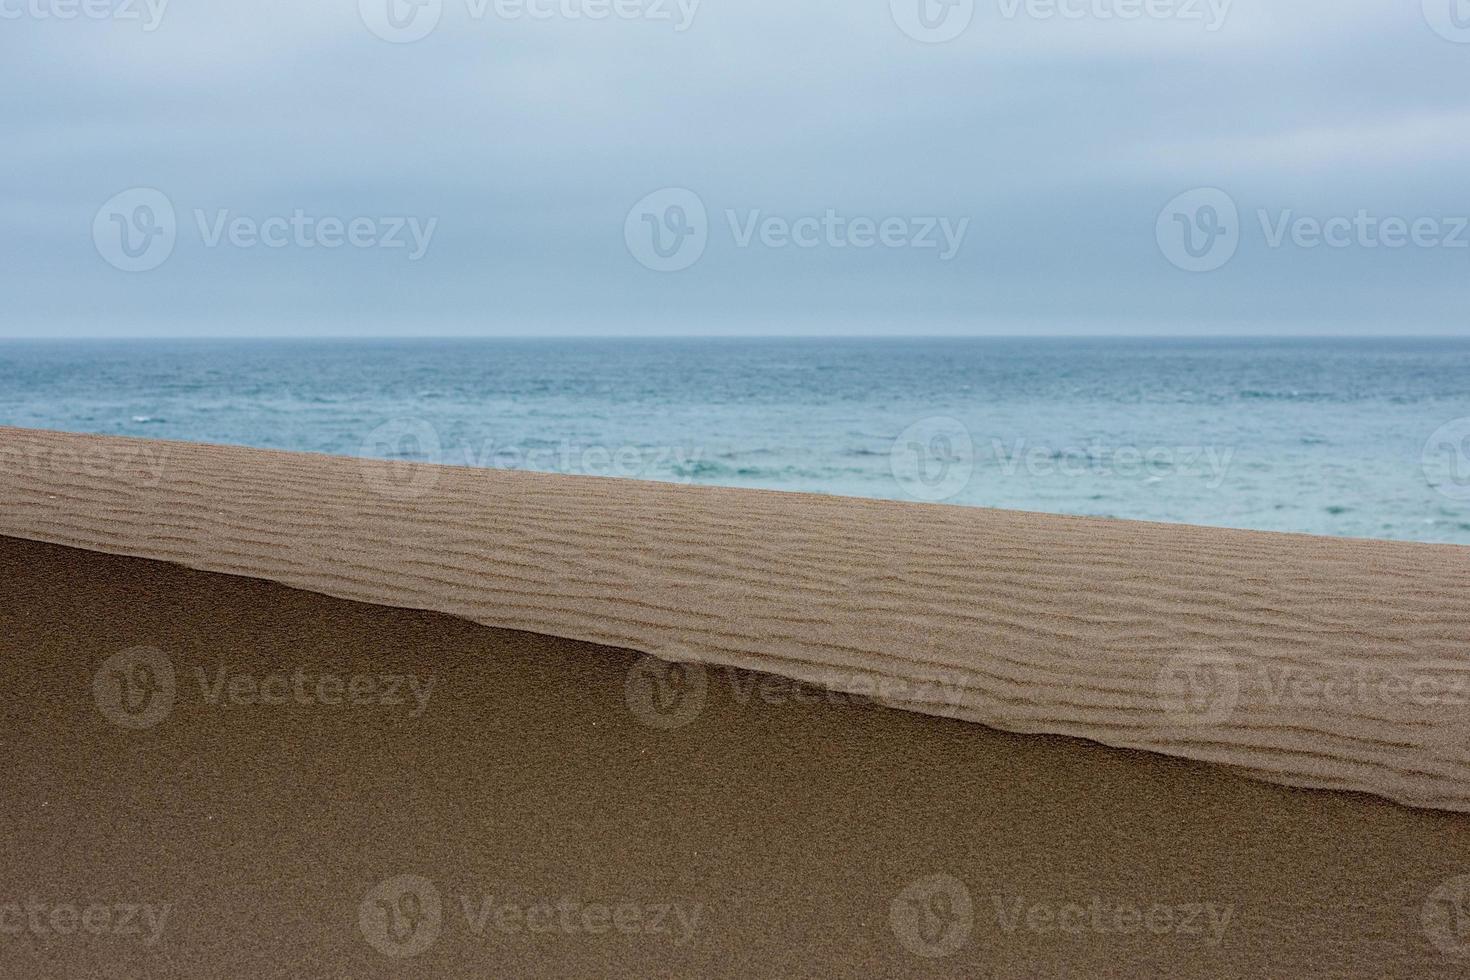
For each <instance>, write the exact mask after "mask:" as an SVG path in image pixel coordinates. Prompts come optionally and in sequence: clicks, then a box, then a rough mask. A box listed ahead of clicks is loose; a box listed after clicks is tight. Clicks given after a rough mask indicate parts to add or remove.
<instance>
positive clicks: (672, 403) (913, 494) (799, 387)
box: [0, 339, 1470, 544]
mask: <svg viewBox="0 0 1470 980" xmlns="http://www.w3.org/2000/svg"><path fill="white" fill-rule="evenodd" d="M0 423H3V424H6V425H19V426H32V427H38V428H51V429H64V430H70V431H77V432H98V433H110V434H120V435H135V436H150V437H157V438H165V439H184V440H194V441H207V442H225V443H240V444H244V445H251V446H264V447H274V448H281V449H292V450H308V451H316V452H328V453H343V454H349V455H371V456H383V457H402V458H417V459H434V460H436V461H440V462H447V463H451V464H456V465H479V466H514V467H521V468H529V469H538V470H552V471H561V472H581V473H594V474H601V475H609V476H626V477H640V478H644V479H655V480H677V481H683V482H696V483H710V484H722V485H730V486H746V487H767V488H773V489H782V490H797V491H812V492H822V493H838V494H850V495H859V496H871V497H888V498H894V499H916V500H926V501H944V502H948V503H955V504H966V505H975V506H988V507H1006V508H1020V509H1026V510H1040V511H1050V512H1056V513H1068V514H1090V515H1107V516H1115V517H1125V518H1138V519H1149V520H1161V521H1180V522H1188V523H1195V524H1214V525H1224V526H1231V527H1249V528H1260V529H1265V530H1285V531H1305V532H1310V533H1315V534H1336V535H1352V536H1358V537H1377V538H1398V539H1409V540H1420V541H1441V542H1456V543H1464V544H1470V340H1360V339H1355V340H1316V339H1314V340H1259V339H1251V340H1246V339H1210V340H1158V339H1126V340H1117V339H1108V340H1099V339H1089V340H1074V339H1036V340H1021V339H921V340H915V339H882V340H858V339H841V340H831V339H800V340H797V339H789V340H769V339H741V340H736V339H700V340H695V339H689V340H654V339H637V340H607V339H600V340H561V339H557V340H551V339H547V340H473V341H458V340H413V341H410V340H397V341H387V340H383V341H306V340H302V341H125V342H124V341H89V342H76V341H67V342H64V343H63V342H55V343H51V342H40V341H24V342H5V343H0Z"/></svg>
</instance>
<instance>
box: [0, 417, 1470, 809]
mask: <svg viewBox="0 0 1470 980" xmlns="http://www.w3.org/2000/svg"><path fill="white" fill-rule="evenodd" d="M0 495H3V499H4V500H5V502H6V503H5V507H4V508H3V510H0V533H6V534H9V535H12V536H16V537H22V538H28V539H34V540H44V541H50V542H54V543H59V544H66V545H73V546H79V547H85V548H92V549H97V550H101V551H106V552H114V553H121V554H128V555H136V556H141V557H147V558H155V559H164V560H169V561H174V562H179V563H181V564H184V565H188V566H190V567H194V568H200V569H205V570H210V571H221V572H231V573H238V574H242V575H250V576H255V577H259V578H264V579H269V580H272V581H277V582H282V583H285V584H288V585H292V586H295V587H299V588H303V589H310V590H314V591H317V592H321V593H325V594H328V595H334V596H339V597H345V598H351V599H357V600H363V601H369V602H376V603H385V604H390V605H397V606H404V607H411V608H421V609H431V610H435V611H440V612H446V613H452V614H454V615H457V616H462V617H465V618H468V619H472V620H474V621H476V622H479V623H482V624H486V625H490V626H497V627H508V628H514V629H520V630H526V631H531V632H536V633H541V634H547V635H553V636H560V637H567V638H573V639H580V640H587V641H591V642H596V643H601V644H607V645H614V646H620V647H626V648H629V649H633V650H638V651H642V652H648V653H653V654H656V655H658V656H660V657H663V658H665V659H668V660H673V661H681V662H700V663H707V664H717V665H732V666H739V667H746V668H752V669H759V670H764V671H769V672H772V673H778V674H782V675H785V676H788V677H793V678H797V679H800V680H803V681H806V682H810V683H814V684H819V685H822V686H824V687H828V688H833V689H838V690H850V691H859V692H863V693H869V692H877V693H878V694H879V695H880V696H881V697H882V698H883V699H884V700H885V701H887V702H888V703H892V704H898V705H901V706H903V707H906V708H911V709H914V710H917V711H921V712H927V713H931V714H939V715H952V716H955V717H960V718H964V719H967V720H972V721H979V722H984V723H986V724H988V725H991V726H994V727H998V728H1002V729H1006V730H1010V731H1017V732H1049V733H1058V734H1066V735H1073V736H1079V737H1085V738H1089V739H1093V740H1095V741H1098V742H1101V743H1104V744H1108V745H1114V746H1124V747H1131V748H1142V749H1148V750H1152V751H1156V752H1162V753H1167V754H1170V755H1175V756H1181V757H1187V758H1192V759H1203V760H1210V761H1214V762H1219V763H1225V764H1228V765H1231V766H1235V767H1238V768H1240V769H1242V770H1244V771H1247V772H1249V773H1251V774H1253V775H1256V776H1259V777H1262V778H1265V779H1268V780H1273V781H1277V782H1281V783H1286V784H1290V785H1300V786H1313V787H1326V788H1338V789H1348V790H1361V791H1367V792H1372V793H1376V794H1380V795H1382V796H1386V797H1389V798H1392V799H1394V800H1398V801H1400V802H1403V803H1408V804H1413V805H1421V806H1427V807H1439V808H1446V809H1455V810H1470V707H1467V705H1470V686H1467V679H1470V549H1464V548H1458V547H1453V546H1434V545H1422V544H1399V543H1391V542H1373V541H1350V540H1340V539H1330V538H1314V537H1307V536H1300V535H1282V534H1264V533H1255V532H1243V531H1226V530H1219V529H1208V528H1195V527H1185V526H1173V525H1158V524H1145V523H1134V522H1123V521H1105V520H1088V519H1079V518H1067V517H1056V516H1048V515H1038V514H1026V513H1014V512H1003V511H988V510H979V509H972V508H958V507H944V506H932V505H910V504H900V503H892V502H883V501H866V500H855V499H846V498H837V497H824V496H817V495H802V494H786V493H771V492H758V491H747V490H729V489H719V488H707V487H681V486H675V485H668V484H655V483H641V482H633V481H621V480H605V479H593V478H577V477H564V476H548V475H540V474H531V473H516V472H506V471H495V470H472V469H464V468H444V467H430V466H415V465H408V464H390V463H382V462H375V461H360V460H354V459H346V458H338V457H328V456H312V455H304V454H290V453H279V452H266V451H260V450H251V449H242V448H232V447H215V446H198V445H189V444H183V443H162V442H152V441H142V440H130V439H113V438H102V437H95V436H78V435H69V434H61V433H46V432H36V431H26V430H16V429H6V430H0Z"/></svg>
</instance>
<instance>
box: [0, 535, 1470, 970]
mask: <svg viewBox="0 0 1470 980" xmlns="http://www.w3.org/2000/svg"><path fill="white" fill-rule="evenodd" d="M0 581H3V582H5V583H6V585H5V588H4V591H3V597H0V671H3V683H4V688H5V692H6V694H5V697H4V698H3V699H0V745H3V746H4V752H3V754H0V813H3V815H4V816H3V820H4V831H3V847H0V976H5V977H15V978H22V977H23V978H27V980H41V978H52V977H55V978H61V977H66V978H73V980H74V978H90V977H97V978H103V977H106V978H132V977H139V978H141V977H155V978H156V977H187V978H191V980H199V978H216V977H218V978H235V977H261V978H270V977H313V978H316V977H332V978H370V977H394V976H454V977H472V976H473V977H487V976H547V977H570V976H578V977H593V976H628V977H634V976H637V977H648V976H759V977H792V976H815V975H832V974H836V973H842V974H846V975H865V976H930V975H933V976H966V977H1002V978H1011V977H1016V978H1021V977H1063V976H1116V977H1129V978H1132V977H1144V976H1156V977H1169V978H1190V977H1362V976H1372V977H1404V978H1429V977H1453V976H1463V975H1464V971H1465V969H1466V968H1467V963H1470V959H1467V955H1470V928H1467V920H1470V916H1466V915H1465V914H1464V912H1465V909H1466V904H1465V899H1466V894H1467V890H1466V889H1465V887H1464V879H1463V878H1462V877H1461V876H1463V875H1465V874H1466V873H1467V872H1470V817H1467V816H1465V815H1462V814H1455V813H1446V812H1435V811H1428V810H1413V809H1408V808H1404V807H1400V806H1397V805H1395V804H1392V803H1389V802H1386V801H1383V800H1380V799H1376V798H1373V797H1371V796H1366V795H1358V794H1349V793H1332V792H1317V791H1309V790H1299V789H1290V788H1286V787H1281V786H1275V785H1269V784H1266V783H1261V782H1257V781H1252V780H1246V779H1242V778H1239V777H1238V776H1236V775H1234V774H1232V773H1230V772H1228V771H1227V770H1225V769H1223V768H1221V767H1218V766H1211V765H1206V764H1202V763H1197V762H1190V761H1185V760H1181V759H1178V758H1169V757H1166V756H1161V755H1157V754H1152V753H1144V752H1137V751H1128V750H1120V749H1112V748H1106V747H1103V746H1100V745H1096V744H1092V743H1089V742H1085V741H1081V740H1076V739H1070V738H1064V737H1055V736H1023V735H1015V734H1009V733H1005V732H999V731H995V730H993V729H990V728H987V727H984V726H980V725H973V724H966V723H963V722H959V721H954V720H948V719H943V718H936V717H931V716H926V715H922V714H915V713H912V712H905V711H895V710H892V709H889V708H884V707H879V706H875V705H871V704H867V703H863V702H861V701H853V700H850V699H840V698H836V697H834V696H831V695H829V694H826V693H823V692H813V691H798V690H797V689H796V688H794V687H793V686H791V685H789V684H787V683H785V682H784V681H783V680H782V679H781V678H777V677H769V676H765V677H763V676H761V675H757V674H752V673H748V672H745V671H727V670H725V669H715V668H703V667H701V668H687V669H684V668H674V669H663V668H660V667H659V666H658V665H657V664H656V663H652V662H648V661H646V660H644V659H642V658H640V656H639V655H637V654H635V653H632V652H629V651H626V650H618V649H611V648H607V647H597V646H593V645H591V644H587V643H582V642H575V641H570V640H561V639H552V638H548V637H544V636H536V635H531V634H527V633H519V632H513V631H509V630H502V629H487V628H483V627H480V626H476V625H474V624H472V623H469V622H466V621H464V620H461V619H456V618H453V617H450V616H446V615H441V614H436V613H429V612H422V611H411V610H405V609H396V608H388V607H384V606H376V605H366V604H359V603H355V602H349V601H345V600H342V599H335V598H329V597H326V596H322V595H319V594H313V593H308V592H302V591H295V590H292V589H288V588H285V587H282V586H280V585H275V584H270V583H266V582H262V581H257V580H251V579H245V578H235V577H229V576H224V575H219V574H210V573H204V572H199V571H191V570H187V569H184V568H180V567H177V566H171V565H165V564H160V563H157V562H151V561H144V560H139V559H135V558H122V557H114V556H108V555H102V554H97V553H93V552H83V551H74V550H71V549H67V548H62V547H57V546H54V545H48V544H39V543H34V542H23V541H17V540H13V539H0ZM297 676H300V677H301V678H302V680H301V682H300V683H299V684H298V683H297V681H296V680H295V678H296V677H297ZM170 678H171V679H170ZM393 678H399V679H401V683H397V684H394V683H393V681H392V680H391V679H393ZM327 680H332V681H334V682H335V683H337V684H339V685H340V686H338V687H334V686H332V684H327V683H326V681H327ZM410 681H412V682H413V683H410ZM324 684H325V685H326V686H323V685H324ZM415 684H416V686H415ZM414 690H416V691H418V692H419V693H423V692H424V691H427V692H428V694H427V697H426V698H418V697H416V696H415V695H414V694H412V693H409V692H411V691H414ZM350 691H356V696H355V700H356V702H357V703H356V704H354V703H352V702H353V700H354V699H353V698H352V697H349V696H348V695H347V694H346V693H345V692H350ZM130 910H131V911H130ZM125 920H126V924H125V925H124V921H125ZM407 954H411V955H407Z"/></svg>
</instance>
